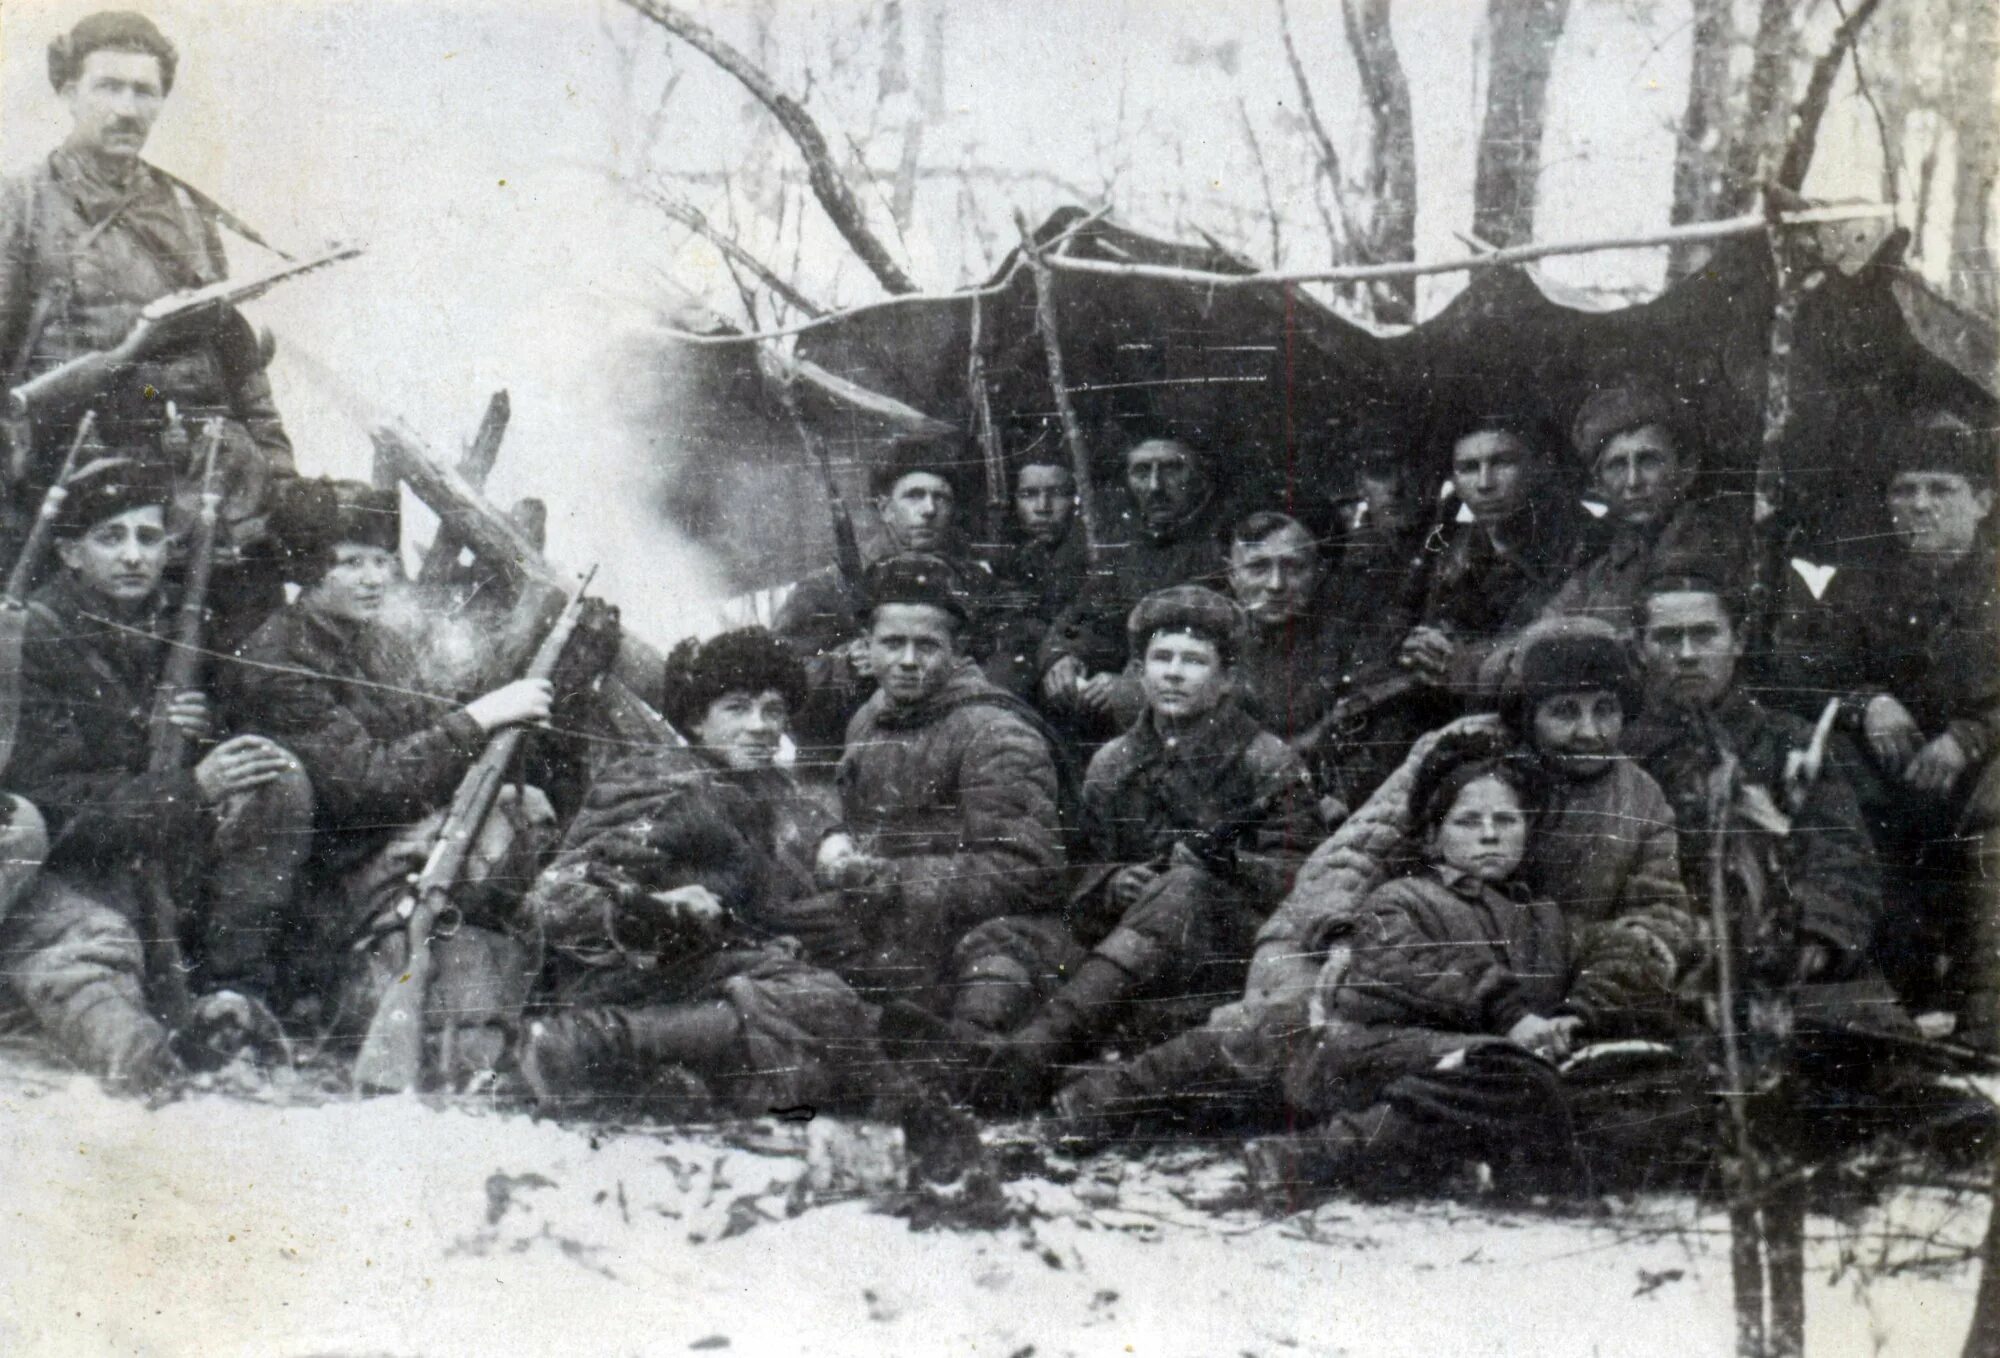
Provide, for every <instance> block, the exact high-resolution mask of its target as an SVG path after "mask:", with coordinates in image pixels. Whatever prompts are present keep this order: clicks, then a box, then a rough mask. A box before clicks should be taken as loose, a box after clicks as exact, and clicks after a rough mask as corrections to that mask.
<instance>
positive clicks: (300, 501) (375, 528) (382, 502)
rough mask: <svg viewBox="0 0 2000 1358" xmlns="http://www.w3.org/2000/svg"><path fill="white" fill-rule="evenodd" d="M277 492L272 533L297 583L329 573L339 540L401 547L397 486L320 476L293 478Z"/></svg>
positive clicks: (394, 549) (389, 548)
mask: <svg viewBox="0 0 2000 1358" xmlns="http://www.w3.org/2000/svg"><path fill="white" fill-rule="evenodd" d="M275 498H276V504H275V505H273V507H272V509H271V519H270V527H271V537H272V538H273V540H274V541H275V542H276V543H277V545H278V551H279V555H280V557H281V558H282V560H283V563H284V570H285V578H286V579H287V580H289V581H291V582H292V583H294V584H299V585H310V584H312V583H314V582H316V581H317V580H318V579H319V578H320V576H321V575H323V574H325V572H326V568H327V567H328V566H330V565H332V564H333V549H334V547H335V545H336V544H338V543H342V542H355V543H360V544H362V545H363V546H367V547H379V548H381V549H382V550H383V551H385V552H392V553H393V552H399V551H401V550H402V543H403V508H402V501H401V498H400V497H399V496H398V495H397V493H396V492H395V491H393V490H377V489H376V488H375V487H374V486H371V485H369V484H368V483H367V482H365V481H337V480H334V479H333V478H332V477H320V478H318V479H315V480H299V481H292V482H289V483H287V484H286V485H285V486H284V487H283V489H282V491H281V493H280V494H278V495H277V496H276V497H275Z"/></svg>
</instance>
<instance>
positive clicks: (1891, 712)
mask: <svg viewBox="0 0 2000 1358" xmlns="http://www.w3.org/2000/svg"><path fill="white" fill-rule="evenodd" d="M1861 729H1862V731H1863V733H1864V734H1866V735H1867V737H1868V748H1869V749H1870V750H1871V751H1872V752H1873V753H1874V755H1875V762H1876V763H1878V764H1880V765H1881V766H1882V767H1883V768H1884V769H1886V770H1888V771H1889V772H1890V773H1898V774H1899V773H1902V772H1903V769H1904V767H1905V766H1906V765H1907V764H1908V763H1909V762H1910V760H1911V759H1913V758H1915V757H1916V753H1917V746H1918V745H1919V744H1920V743H1922V741H1923V738H1924V733H1923V732H1922V731H1921V730H1919V729H1918V727H1917V719H1916V718H1915V717H1913V716H1911V715H1910V709H1909V708H1907V707H1904V706H1903V705H1902V704H1901V703H1900V702H1898V701H1896V699H1894V698H1892V697H1890V696H1889V695H1888V694H1886V693H1878V694H1876V695H1875V696H1874V697H1873V698H1870V699H1869V700H1868V710H1867V711H1866V713H1864V714H1863V716H1862V719H1861Z"/></svg>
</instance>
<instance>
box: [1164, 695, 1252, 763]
mask: <svg viewBox="0 0 2000 1358" xmlns="http://www.w3.org/2000/svg"><path fill="white" fill-rule="evenodd" d="M1262 730H1263V728H1262V727H1261V726H1259V725H1258V724H1257V723H1256V721H1255V719H1253V718H1252V717H1251V716H1250V714H1249V713H1248V712H1245V711H1244V710H1243V708H1242V707H1241V706H1240V705H1239V704H1238V703H1237V701H1236V700H1235V699H1234V698H1224V699H1223V700H1222V701H1221V703H1219V704H1217V706H1216V708H1215V710H1214V711H1212V712H1210V713H1209V714H1208V715H1207V716H1206V717H1204V718H1202V719H1201V721H1199V722H1197V723H1196V724H1195V725H1194V727H1193V728H1192V729H1190V730H1188V731H1186V732H1185V733H1184V734H1181V735H1175V736H1165V735H1162V734H1161V733H1160V728H1159V725H1158V723H1156V722H1155V721H1154V720H1153V710H1152V709H1151V708H1150V707H1149V708H1147V709H1146V710H1145V711H1143V712H1141V713H1140V714H1139V716H1138V718H1137V719H1136V720H1134V721H1133V723H1132V753H1133V756H1134V760H1133V762H1134V764H1135V765H1138V766H1147V765H1153V764H1166V763H1181V764H1211V765H1212V764H1219V763H1220V762H1222V761H1223V760H1225V759H1228V758H1230V757H1232V756H1233V755H1235V754H1236V752H1237V751H1239V750H1241V749H1242V748H1243V747H1244V746H1245V745H1248V744H1249V743H1250V742H1251V741H1253V740H1255V739H1256V738H1257V735H1258V733H1259V732H1260V731H1262Z"/></svg>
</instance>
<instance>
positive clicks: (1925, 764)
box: [1903, 731, 1972, 796]
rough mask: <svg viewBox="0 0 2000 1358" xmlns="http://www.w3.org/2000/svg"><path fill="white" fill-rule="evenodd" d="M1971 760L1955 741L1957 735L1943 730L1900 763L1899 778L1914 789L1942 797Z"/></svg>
mask: <svg viewBox="0 0 2000 1358" xmlns="http://www.w3.org/2000/svg"><path fill="white" fill-rule="evenodd" d="M1971 762H1972V760H1971V759H1970V758H1969V757H1968V756H1967V755H1966V753H1965V747H1964V746H1963V745H1961V744H1959V743H1958V737H1957V736H1955V735H1953V734H1952V733H1951V732H1949V731H1946V732H1945V733H1944V734H1943V735H1941V736H1939V737H1938V738H1937V739H1936V740H1933V741H1931V742H1930V743H1929V744H1927V745H1925V746H1924V747H1923V748H1922V749H1921V750H1918V751H1917V753H1916V757H1915V758H1913V759H1911V760H1910V762H1909V763H1908V764H1907V765H1905V766H1904V768H1903V781H1904V782H1905V783H1908V784H1909V785H1910V786H1911V787H1913V788H1915V789H1916V790H1917V791H1918V792H1934V793H1937V794H1938V795H1940V796H1942V795H1943V794H1945V793H1947V792H1949V791H1951V787H1952V784H1953V783H1956V782H1957V781H1958V776H1959V775H1960V774H1962V773H1964V772H1965V768H1966V765H1968V764H1970V763H1971Z"/></svg>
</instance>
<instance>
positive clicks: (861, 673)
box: [846, 637, 875, 679]
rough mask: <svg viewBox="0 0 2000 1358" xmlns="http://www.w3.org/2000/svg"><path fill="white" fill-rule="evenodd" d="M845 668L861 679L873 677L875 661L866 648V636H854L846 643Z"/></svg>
mask: <svg viewBox="0 0 2000 1358" xmlns="http://www.w3.org/2000/svg"><path fill="white" fill-rule="evenodd" d="M846 649H847V668H848V669H850V670H852V671H853V672H854V674H855V675H856V676H857V677H859V678H862V679H873V678H874V677H875V661H874V658H873V656H872V653H871V652H870V651H869V649H868V638H867V637H856V638H855V639H854V640H852V641H850V642H848V643H847V648H846Z"/></svg>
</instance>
